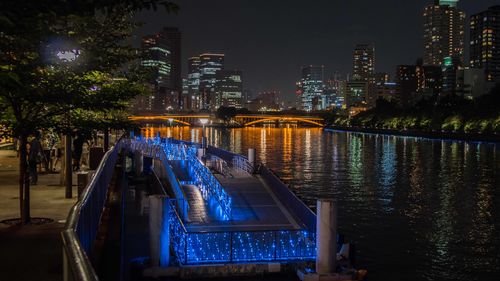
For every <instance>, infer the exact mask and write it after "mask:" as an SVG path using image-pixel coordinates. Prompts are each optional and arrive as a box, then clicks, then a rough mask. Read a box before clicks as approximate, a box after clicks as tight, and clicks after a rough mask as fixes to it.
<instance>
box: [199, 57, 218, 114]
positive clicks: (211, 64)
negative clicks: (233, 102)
mask: <svg viewBox="0 0 500 281" xmlns="http://www.w3.org/2000/svg"><path fill="white" fill-rule="evenodd" d="M199 58H200V66H199V71H200V86H199V93H200V109H204V110H210V109H213V108H214V106H213V105H212V104H213V103H214V102H215V83H216V82H217V71H220V70H224V54H210V53H206V54H201V55H200V56H199Z"/></svg>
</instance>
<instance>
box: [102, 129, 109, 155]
mask: <svg viewBox="0 0 500 281" xmlns="http://www.w3.org/2000/svg"><path fill="white" fill-rule="evenodd" d="M103 133H104V152H107V151H108V150H109V129H108V128H106V129H104V132H103Z"/></svg>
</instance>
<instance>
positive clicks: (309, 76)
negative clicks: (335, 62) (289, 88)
mask: <svg viewBox="0 0 500 281" xmlns="http://www.w3.org/2000/svg"><path fill="white" fill-rule="evenodd" d="M324 76H325V67H324V66H323V65H321V66H314V65H309V66H306V67H302V79H301V80H300V82H299V83H297V87H298V90H297V91H298V93H299V94H300V107H301V109H302V110H305V111H312V110H321V109H323V108H321V103H320V102H319V100H321V96H322V95H323V88H324Z"/></svg>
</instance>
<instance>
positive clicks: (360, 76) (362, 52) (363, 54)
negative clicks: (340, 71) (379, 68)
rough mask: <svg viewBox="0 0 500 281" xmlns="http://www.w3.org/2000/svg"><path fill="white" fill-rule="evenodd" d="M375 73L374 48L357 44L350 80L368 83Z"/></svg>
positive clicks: (371, 45) (370, 45)
mask: <svg viewBox="0 0 500 281" xmlns="http://www.w3.org/2000/svg"><path fill="white" fill-rule="evenodd" d="M374 73H375V47H374V46H373V44H358V45H356V47H355V48H354V57H353V73H352V80H354V81H365V82H369V81H371V80H372V79H373V77H374Z"/></svg>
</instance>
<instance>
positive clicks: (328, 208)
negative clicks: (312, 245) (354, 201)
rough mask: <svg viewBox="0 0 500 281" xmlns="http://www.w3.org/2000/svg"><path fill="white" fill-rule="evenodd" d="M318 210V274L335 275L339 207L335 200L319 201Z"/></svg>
mask: <svg viewBox="0 0 500 281" xmlns="http://www.w3.org/2000/svg"><path fill="white" fill-rule="evenodd" d="M316 210H317V211H316V212H317V217H316V247H317V253H316V273H318V274H329V273H334V272H335V266H336V261H337V205H336V203H335V201H333V200H318V201H317V203H316Z"/></svg>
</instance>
